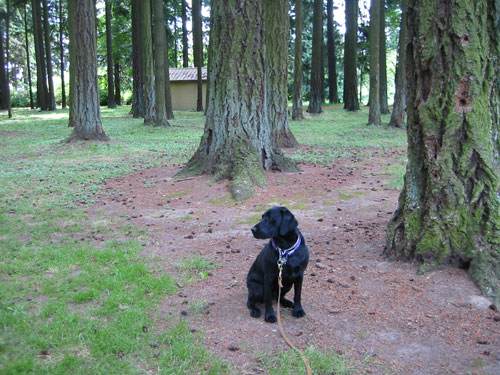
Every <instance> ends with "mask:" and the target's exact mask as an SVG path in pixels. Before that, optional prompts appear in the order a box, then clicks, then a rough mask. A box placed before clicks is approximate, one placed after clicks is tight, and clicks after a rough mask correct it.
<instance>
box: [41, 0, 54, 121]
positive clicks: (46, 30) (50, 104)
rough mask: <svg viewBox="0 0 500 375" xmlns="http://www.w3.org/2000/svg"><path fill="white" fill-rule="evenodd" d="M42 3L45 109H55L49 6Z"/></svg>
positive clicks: (44, 0)
mask: <svg viewBox="0 0 500 375" xmlns="http://www.w3.org/2000/svg"><path fill="white" fill-rule="evenodd" d="M42 3H43V36H44V43H45V62H46V64H47V82H48V85H49V91H48V97H47V109H48V110H49V111H54V110H55V109H56V96H55V92H54V74H53V71H52V48H51V46H50V25H49V6H48V3H47V0H42Z"/></svg>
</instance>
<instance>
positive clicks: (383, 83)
mask: <svg viewBox="0 0 500 375" xmlns="http://www.w3.org/2000/svg"><path fill="white" fill-rule="evenodd" d="M380 2H381V4H380V47H379V48H380V49H379V56H380V57H379V61H380V113H383V114H387V113H389V103H388V100H387V51H386V35H385V0H380Z"/></svg>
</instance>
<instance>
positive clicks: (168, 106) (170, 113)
mask: <svg viewBox="0 0 500 375" xmlns="http://www.w3.org/2000/svg"><path fill="white" fill-rule="evenodd" d="M168 65H169V62H168V53H167V55H166V64H165V110H166V111H167V119H168V120H173V119H174V110H173V108H172V91H171V89H170V69H169V66H168Z"/></svg>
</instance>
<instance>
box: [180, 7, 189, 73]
mask: <svg viewBox="0 0 500 375" xmlns="http://www.w3.org/2000/svg"><path fill="white" fill-rule="evenodd" d="M181 7H182V9H181V18H182V66H183V67H184V68H187V67H188V66H189V46H188V31H187V7H188V6H187V3H186V0H181Z"/></svg>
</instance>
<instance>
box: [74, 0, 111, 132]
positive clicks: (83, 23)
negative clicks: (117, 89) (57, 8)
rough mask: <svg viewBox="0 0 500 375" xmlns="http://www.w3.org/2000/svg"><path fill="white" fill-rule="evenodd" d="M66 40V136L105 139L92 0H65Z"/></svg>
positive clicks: (94, 13) (94, 14) (93, 3)
mask: <svg viewBox="0 0 500 375" xmlns="http://www.w3.org/2000/svg"><path fill="white" fill-rule="evenodd" d="M68 16H69V18H70V21H69V41H70V50H69V52H70V66H71V67H72V68H71V69H70V74H73V75H74V77H73V79H70V84H71V85H74V87H73V88H72V89H70V93H71V94H70V95H71V102H70V107H71V108H70V121H71V122H73V123H72V124H70V126H72V127H73V134H72V135H71V136H70V138H69V140H70V141H71V140H107V139H108V137H107V136H106V134H105V133H104V130H103V128H102V124H101V112H100V109H99V90H98V85H97V51H96V50H97V39H96V37H97V31H96V12H95V1H94V0H69V1H68Z"/></svg>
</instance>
